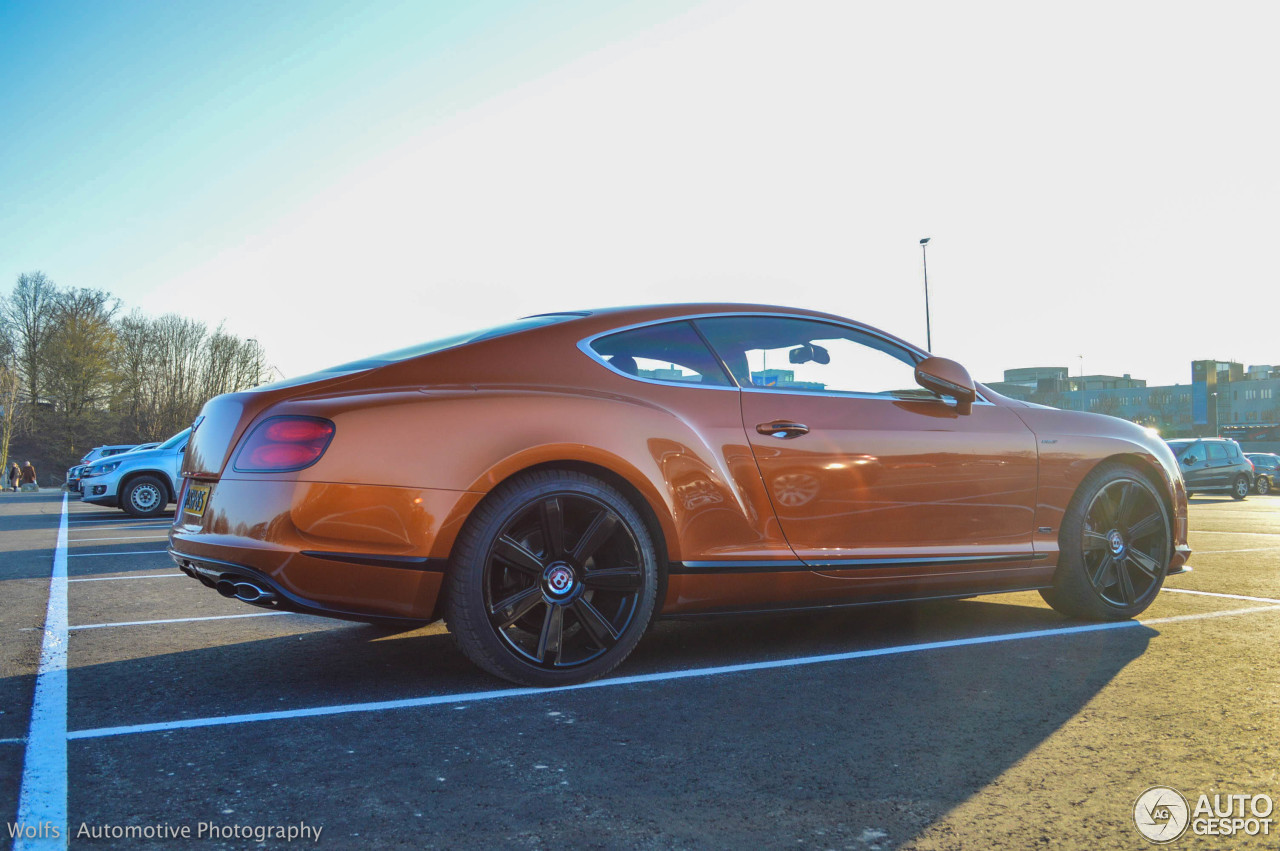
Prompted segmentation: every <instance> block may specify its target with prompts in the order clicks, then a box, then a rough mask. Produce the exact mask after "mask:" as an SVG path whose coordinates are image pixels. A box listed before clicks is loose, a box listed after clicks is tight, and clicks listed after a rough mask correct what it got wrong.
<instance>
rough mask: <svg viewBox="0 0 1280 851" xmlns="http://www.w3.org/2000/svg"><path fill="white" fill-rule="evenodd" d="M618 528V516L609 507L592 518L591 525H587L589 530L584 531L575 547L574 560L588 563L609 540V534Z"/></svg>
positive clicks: (579, 562)
mask: <svg viewBox="0 0 1280 851" xmlns="http://www.w3.org/2000/svg"><path fill="white" fill-rule="evenodd" d="M616 528H618V516H617V515H616V514H614V513H613V512H612V511H609V510H608V509H604V510H602V511H600V513H599V514H597V515H596V516H595V517H593V518H592V519H591V525H590V526H588V527H587V531H585V532H583V533H582V538H581V540H579V541H578V546H576V547H574V549H573V560H574V561H575V562H577V563H578V564H584V563H586V561H587V559H589V558H591V556H593V555H595V552H596V550H598V549H600V547H601V546H602V545H603V544H604V542H605V541H607V540H609V536H610V535H612V534H613V530H614V529H616Z"/></svg>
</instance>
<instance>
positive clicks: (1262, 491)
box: [1253, 476, 1271, 496]
mask: <svg viewBox="0 0 1280 851" xmlns="http://www.w3.org/2000/svg"><path fill="white" fill-rule="evenodd" d="M1253 487H1254V490H1256V491H1257V492H1258V496H1266V495H1267V494H1269V493H1271V479H1269V478H1267V477H1266V476H1258V480H1257V481H1256V482H1255V483H1254V485H1253Z"/></svg>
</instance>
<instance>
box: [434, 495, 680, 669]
mask: <svg viewBox="0 0 1280 851" xmlns="http://www.w3.org/2000/svg"><path fill="white" fill-rule="evenodd" d="M556 494H562V495H568V496H585V497H589V498H591V499H594V500H597V501H599V502H602V503H604V504H605V505H607V506H608V507H609V508H610V509H612V510H613V511H615V512H616V513H617V514H618V516H619V517H621V518H622V521H623V523H625V524H626V526H627V528H628V530H629V531H630V533H631V534H632V536H634V538H635V541H636V548H637V550H638V552H639V554H640V561H641V565H640V567H641V590H640V595H639V599H638V600H637V601H636V612H635V616H634V617H633V619H632V621H631V623H630V624H629V625H628V626H627V628H626V630H624V631H623V633H622V636H621V637H620V638H619V639H618V642H617V643H616V644H615V645H614V646H613V647H612V648H610V649H609V650H608V651H606V652H605V653H604V654H603V655H601V656H600V657H599V658H596V659H593V660H591V661H590V662H586V663H584V664H582V665H578V666H575V667H572V668H567V669H565V670H561V671H556V670H548V669H546V668H540V667H537V666H534V665H530V664H529V663H528V662H525V661H524V660H522V659H520V658H519V657H517V656H516V655H515V654H514V653H513V652H512V651H511V650H510V648H508V647H507V646H506V645H505V644H504V643H503V642H502V640H501V639H500V638H499V637H498V636H497V635H496V634H495V632H494V630H493V628H492V626H491V625H490V623H489V619H488V612H487V605H486V603H485V592H484V581H485V580H484V573H485V558H486V556H487V555H488V552H489V547H490V543H491V542H492V540H493V539H494V538H495V537H496V536H497V535H498V534H499V533H500V532H501V530H502V528H503V526H504V525H505V524H506V523H507V522H508V520H510V519H511V518H512V517H513V516H515V515H516V514H517V513H519V512H521V511H523V510H524V509H525V508H526V507H528V506H529V505H530V504H531V503H535V502H537V501H539V500H541V499H545V498H546V497H548V496H553V495H556ZM659 573H660V559H659V557H658V554H657V552H656V550H655V547H654V543H653V536H652V535H651V534H650V532H649V530H648V527H647V526H646V524H645V523H644V520H643V518H642V517H641V516H640V513H639V511H638V510H637V509H636V507H635V506H634V505H633V504H632V503H631V501H630V500H628V499H627V498H626V497H625V496H623V495H622V494H621V493H620V492H619V491H618V490H617V489H615V488H614V487H612V486H611V485H608V484H606V483H605V482H603V481H600V480H599V479H596V478H593V477H591V476H588V475H586V474H583V473H578V472H576V471H567V470H566V471H559V470H545V471H544V470H539V471H534V472H531V473H527V474H523V475H521V476H518V477H516V478H514V479H512V480H510V481H509V482H507V483H505V484H503V485H502V486H500V487H499V488H498V489H496V490H495V491H493V492H492V493H490V495H489V496H488V497H487V498H486V500H485V501H484V502H483V503H482V504H481V505H480V506H478V507H477V508H476V510H475V511H474V512H473V513H472V515H471V518H470V520H469V521H468V523H467V525H466V527H464V529H463V531H462V533H461V534H460V535H459V536H458V540H457V542H456V543H455V545H454V548H453V554H452V556H451V558H450V565H449V575H448V578H447V589H446V596H445V606H444V611H445V620H446V623H447V624H448V627H449V631H450V633H452V634H453V636H454V640H455V641H456V643H457V644H458V647H459V649H460V650H461V651H462V652H463V653H464V654H465V655H466V656H467V658H469V659H471V661H472V662H474V663H475V664H476V665H478V666H479V667H481V668H483V669H484V670H486V671H488V672H489V673H491V674H494V675H495V676H498V677H501V678H503V679H506V680H510V681H512V682H515V683H519V684H521V685H531V686H543V687H553V686H559V685H572V684H575V683H581V682H586V681H588V680H592V679H596V678H597V677H600V676H603V675H604V674H606V673H608V672H609V671H611V670H613V669H614V668H616V667H617V666H618V665H620V664H621V663H622V662H623V661H624V660H625V659H626V658H627V656H629V655H630V654H631V651H632V650H634V649H635V646H636V644H638V643H639V641H640V639H641V638H642V637H643V636H644V633H645V632H646V631H647V629H648V627H649V624H650V622H652V620H653V616H654V613H655V610H656V608H657V602H658V600H657V598H658V589H659V587H660V585H661V582H660V576H659Z"/></svg>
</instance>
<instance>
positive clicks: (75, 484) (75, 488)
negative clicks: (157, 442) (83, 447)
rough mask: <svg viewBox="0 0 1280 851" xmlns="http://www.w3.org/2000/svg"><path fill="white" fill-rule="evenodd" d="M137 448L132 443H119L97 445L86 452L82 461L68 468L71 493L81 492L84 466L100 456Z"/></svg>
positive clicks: (68, 486) (107, 456)
mask: <svg viewBox="0 0 1280 851" xmlns="http://www.w3.org/2000/svg"><path fill="white" fill-rule="evenodd" d="M135 448H137V447H136V446H135V445H134V444H132V443H117V444H114V445H111V446H95V447H93V448H92V449H90V450H89V451H88V452H86V453H85V455H84V457H83V458H81V459H80V463H79V464H77V465H76V466H74V467H72V468H71V469H69V470H67V490H68V491H70V492H71V493H80V477H81V475H82V474H83V473H84V468H85V467H87V466H89V465H90V464H92V463H93V462H94V461H97V460H98V459H100V458H110V457H111V456H112V455H120V454H122V453H124V452H129V451H130V450H132V449H135Z"/></svg>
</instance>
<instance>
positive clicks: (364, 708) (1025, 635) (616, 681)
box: [67, 605, 1280, 739]
mask: <svg viewBox="0 0 1280 851" xmlns="http://www.w3.org/2000/svg"><path fill="white" fill-rule="evenodd" d="M1275 612H1280V605H1267V606H1253V607H1250V608H1247V609H1229V610H1226V611H1217V612H1201V613H1198V614H1190V615H1172V616H1170V617H1163V618H1152V619H1150V620H1145V621H1136V620H1128V621H1110V622H1107V623H1094V624H1081V625H1079V626H1068V627H1060V628H1055V629H1042V630H1030V631H1025V632H1010V633H1003V634H998V635H984V636H976V637H973V638H958V639H951V640H947V641H929V642H924V643H920V644H902V645H896V646H892V647H881V648H876V649H874V650H853V651H849V652H847V653H828V654H823V655H819V656H801V657H795V658H791V659H776V660H772V661H766V662H744V663H740V664H736V665H717V666H713V667H705V668H689V669H686V670H682V671H664V672H659V673H653V674H637V675H635V676H629V677H612V678H609V679H605V680H593V681H591V682H587V683H579V684H576V685H569V686H559V687H556V688H507V689H496V690H493V691H479V692H466V693H461V694H440V695H431V696H429V697H411V698H404V699H401V700H383V701H375V702H370V703H347V704H338V705H331V706H316V707H310V708H305V709H284V710H278V711H274V712H252V713H246V714H242V715H222V716H214V717H206V718H187V719H183V720H179V721H160V722H155V723H149V724H129V725H123V726H118V727H97V728H93V729H87V730H75V731H73V732H70V733H68V734H67V738H68V739H100V738H107V737H110V736H127V735H134V734H137V733H156V732H164V731H169V730H187V729H193V728H196V727H220V726H228V725H234V724H248V723H253V722H258V721H282V720H288V719H294V718H315V717H320V716H327V715H345V714H350V713H354V712H381V711H384V710H388V709H410V708H417V707H424V706H439V705H442V704H458V703H478V702H480V701H486V700H498V699H503V698H514V697H529V696H534V695H548V694H555V693H556V692H565V691H585V690H588V689H601V688H613V687H616V686H627V685H639V684H643V683H655V682H664V681H668V680H684V679H701V678H705V677H715V676H722V675H724V674H740V673H750V672H754V671H765V670H772V669H778V668H796V667H802V666H806V665H817V664H824V663H831V662H846V661H850V660H854V659H867V658H872V657H877V656H896V655H901V654H906V653H919V652H924V651H929V650H945V649H949V648H952V647H968V646H974V645H981V644H998V643H1002V642H1007V641H1022V640H1026V639H1031V638H1048V637H1053V636H1060V635H1080V634H1083V633H1089V632H1102V631H1105V630H1117V629H1132V628H1134V627H1152V626H1160V625H1165V624H1175V623H1187V622H1190V621H1199V620H1208V619H1210V618H1222V617H1234V616H1240V615H1248V614H1259V613H1275Z"/></svg>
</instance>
